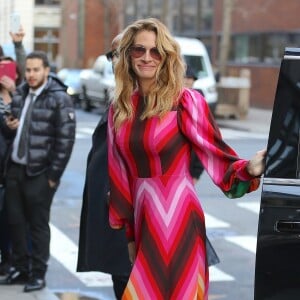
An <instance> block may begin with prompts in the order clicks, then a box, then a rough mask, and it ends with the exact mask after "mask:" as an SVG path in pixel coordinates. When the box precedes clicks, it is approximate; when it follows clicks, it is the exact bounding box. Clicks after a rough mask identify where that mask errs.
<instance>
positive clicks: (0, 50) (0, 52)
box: [0, 46, 4, 56]
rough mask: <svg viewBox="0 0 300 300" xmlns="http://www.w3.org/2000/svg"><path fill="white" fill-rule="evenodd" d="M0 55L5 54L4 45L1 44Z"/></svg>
mask: <svg viewBox="0 0 300 300" xmlns="http://www.w3.org/2000/svg"><path fill="white" fill-rule="evenodd" d="M0 56H4V51H3V48H2V46H0Z"/></svg>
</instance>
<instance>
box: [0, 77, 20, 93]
mask: <svg viewBox="0 0 300 300" xmlns="http://www.w3.org/2000/svg"><path fill="white" fill-rule="evenodd" d="M0 84H1V85H2V86H3V87H4V88H5V89H6V90H8V91H9V92H13V91H14V90H15V89H16V84H15V82H14V81H13V80H12V79H11V78H10V77H8V76H6V75H3V76H1V78H0Z"/></svg>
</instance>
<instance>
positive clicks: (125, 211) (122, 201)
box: [107, 107, 134, 241]
mask: <svg viewBox="0 0 300 300" xmlns="http://www.w3.org/2000/svg"><path fill="white" fill-rule="evenodd" d="M107 130H108V131H107V138H108V170H109V179H110V196H109V223H110V226H111V227H112V228H115V229H121V228H123V227H124V226H125V231H126V237H127V240H128V241H132V240H134V227H133V226H134V225H133V223H134V218H133V216H134V213H133V206H132V197H131V192H130V180H129V177H128V172H127V169H126V165H125V164H124V161H123V159H122V157H121V155H120V153H119V151H118V147H117V144H116V142H115V134H116V132H115V130H114V126H113V109H112V107H110V110H109V115H108V128H107Z"/></svg>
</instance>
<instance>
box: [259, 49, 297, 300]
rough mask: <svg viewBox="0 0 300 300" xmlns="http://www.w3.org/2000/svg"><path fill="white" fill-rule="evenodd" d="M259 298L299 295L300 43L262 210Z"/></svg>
mask: <svg viewBox="0 0 300 300" xmlns="http://www.w3.org/2000/svg"><path fill="white" fill-rule="evenodd" d="M254 294H255V300H298V299H300V48H286V49H285V55H284V57H283V60H282V63H281V67H280V72H279V78H278V85H277V90H276V96H275V102H274V107H273V114H272V120H271V126H270V134H269V140H268V147H267V157H266V169H265V173H264V178H263V186H262V195H261V206H260V213H259V224H258V237H257V251H256V268H255V292H254Z"/></svg>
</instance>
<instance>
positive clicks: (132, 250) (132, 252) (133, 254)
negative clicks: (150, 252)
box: [128, 242, 136, 265]
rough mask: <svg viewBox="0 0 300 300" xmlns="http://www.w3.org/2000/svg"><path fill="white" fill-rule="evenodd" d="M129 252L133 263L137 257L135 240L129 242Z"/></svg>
mask: <svg viewBox="0 0 300 300" xmlns="http://www.w3.org/2000/svg"><path fill="white" fill-rule="evenodd" d="M128 254H129V260H130V262H131V264H132V265H133V264H134V261H135V257H136V249H135V242H129V243H128Z"/></svg>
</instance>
